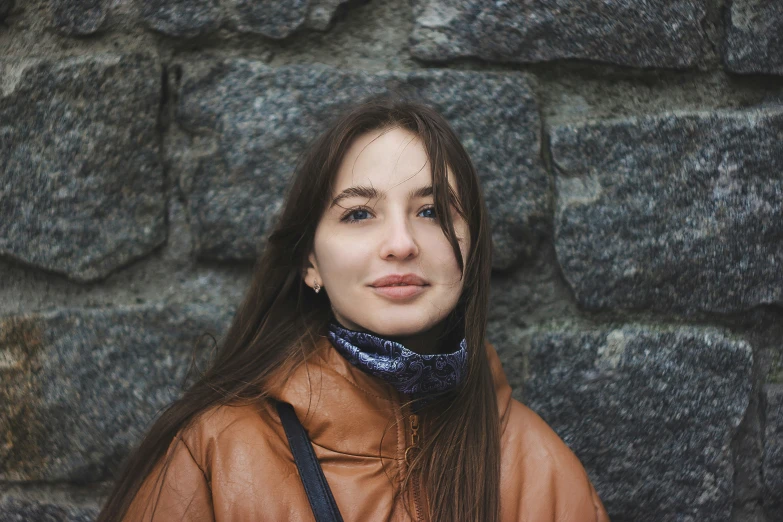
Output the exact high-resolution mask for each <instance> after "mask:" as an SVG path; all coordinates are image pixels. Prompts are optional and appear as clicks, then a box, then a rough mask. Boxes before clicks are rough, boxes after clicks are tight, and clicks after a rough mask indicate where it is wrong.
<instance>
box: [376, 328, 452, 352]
mask: <svg viewBox="0 0 783 522" xmlns="http://www.w3.org/2000/svg"><path fill="white" fill-rule="evenodd" d="M445 329H446V322H445V321H441V322H439V323H438V324H436V325H435V326H433V327H432V328H430V329H429V330H425V331H423V332H419V333H417V334H413V335H394V336H386V338H387V339H389V340H390V341H395V342H398V343H400V344H401V345H403V346H404V347H405V348H407V349H409V350H410V351H412V352H416V353H419V354H422V355H433V354H436V353H441V352H442V351H443V350H442V348H443V347H444V341H445V339H444V338H443V334H444V332H445Z"/></svg>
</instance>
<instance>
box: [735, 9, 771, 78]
mask: <svg viewBox="0 0 783 522" xmlns="http://www.w3.org/2000/svg"><path fill="white" fill-rule="evenodd" d="M726 12H727V17H726V18H727V20H726V41H725V45H724V61H725V63H726V67H727V68H728V69H729V70H730V71H732V72H737V73H772V74H783V4H782V3H780V2H774V1H772V2H771V1H769V0H733V1H730V7H729V8H728V9H727V10H726Z"/></svg>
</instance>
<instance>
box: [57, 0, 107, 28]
mask: <svg viewBox="0 0 783 522" xmlns="http://www.w3.org/2000/svg"><path fill="white" fill-rule="evenodd" d="M49 1H50V5H51V13H52V21H53V23H54V26H55V27H56V28H57V30H58V31H60V32H62V33H64V34H67V35H69V36H79V35H88V34H93V33H95V32H97V31H99V30H100V29H101V26H102V25H103V23H104V22H105V21H106V15H107V6H106V1H107V0H49Z"/></svg>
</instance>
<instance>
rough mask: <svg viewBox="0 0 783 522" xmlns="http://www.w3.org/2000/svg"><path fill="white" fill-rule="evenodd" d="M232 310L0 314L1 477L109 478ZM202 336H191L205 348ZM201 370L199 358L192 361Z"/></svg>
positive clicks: (175, 392) (207, 349)
mask: <svg viewBox="0 0 783 522" xmlns="http://www.w3.org/2000/svg"><path fill="white" fill-rule="evenodd" d="M232 313H233V311H231V310H225V309H220V308H217V307H213V306H209V305H189V306H180V307H164V306H162V305H156V306H149V307H139V308H119V309H115V310H106V311H104V310H64V311H57V312H48V313H44V314H31V315H25V316H10V317H5V318H3V319H1V320H0V440H3V441H4V444H3V445H0V481H46V482H58V481H74V482H80V483H84V482H97V481H101V480H108V479H110V478H111V477H112V476H113V475H114V473H116V471H117V466H118V465H119V463H120V462H121V461H122V459H123V458H124V457H125V455H126V454H127V452H128V450H129V449H130V448H131V447H132V446H133V445H135V444H136V443H137V442H138V440H139V439H140V438H141V435H142V433H143V432H144V431H145V430H146V429H147V427H148V423H149V422H150V421H151V420H152V419H153V418H154V417H155V415H157V414H158V412H159V410H160V409H161V408H163V407H165V406H167V405H168V404H169V403H170V402H171V401H172V400H174V399H175V398H176V397H177V396H178V395H179V393H180V391H181V388H180V385H181V384H182V382H183V379H184V377H185V374H186V371H187V368H188V365H189V364H190V362H191V357H192V355H193V353H194V348H195V347H196V342H197V340H198V338H199V336H200V335H202V334H203V333H205V332H210V333H212V334H213V335H215V337H217V338H219V336H220V335H222V333H223V331H224V330H225V328H226V327H227V324H228V320H229V319H230V315H231V314H232ZM211 347H212V345H211V343H210V341H209V340H208V339H204V340H202V341H201V342H200V344H199V350H200V351H199V352H198V356H199V357H202V356H206V355H208V354H209V352H210V350H211ZM198 364H199V366H198V367H199V368H200V369H202V370H203V369H204V365H205V361H204V360H203V359H201V360H199V363H198Z"/></svg>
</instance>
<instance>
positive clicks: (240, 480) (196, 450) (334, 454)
mask: <svg viewBox="0 0 783 522" xmlns="http://www.w3.org/2000/svg"><path fill="white" fill-rule="evenodd" d="M487 350H488V354H489V356H490V362H491V365H492V372H493V375H494V377H495V382H496V389H497V397H498V407H499V411H500V414H501V423H502V431H501V433H502V435H501V481H500V484H501V492H500V498H501V502H500V504H501V505H500V507H501V520H503V521H504V522H511V521H514V522H520V521H526V522H548V521H553V522H554V521H557V522H607V521H608V520H609V519H608V517H607V515H606V511H605V510H604V507H603V505H602V504H601V501H600V500H599V499H598V496H597V495H596V492H595V490H594V489H593V486H592V484H591V483H590V481H589V479H588V477H587V475H586V474H585V471H584V468H583V467H582V465H581V463H580V462H579V460H578V459H577V458H576V456H575V455H574V454H573V453H572V452H571V450H569V449H568V447H567V446H566V445H565V444H564V443H563V442H562V441H561V440H560V438H559V437H558V436H557V435H556V434H555V433H554V432H553V431H552V430H551V429H550V428H549V426H547V424H546V423H545V422H544V421H543V420H541V418H540V417H539V416H538V415H536V414H535V413H534V412H533V411H531V410H530V409H529V408H527V407H526V406H524V405H522V404H521V403H519V402H518V401H516V400H514V399H512V398H511V388H510V387H509V385H508V382H507V380H506V377H505V375H504V373H503V370H502V368H501V365H500V360H499V359H498V357H497V354H496V353H495V350H494V348H493V347H492V346H491V345H490V344H489V343H487ZM276 395H278V398H279V399H281V400H283V401H286V402H289V403H291V404H292V405H293V406H294V408H295V410H296V413H297V415H298V417H299V419H300V420H301V421H302V424H303V425H304V427H305V429H306V430H307V432H308V434H309V436H310V439H311V440H312V442H313V446H314V448H315V453H316V455H317V456H318V459H319V461H320V463H321V466H322V467H323V471H324V474H325V475H326V478H327V481H328V482H329V486H330V487H331V489H332V492H333V494H334V497H335V500H336V501H337V505H338V507H339V509H340V512H341V513H342V516H343V519H344V520H345V521H346V522H352V521H376V520H378V521H381V520H384V521H410V520H412V516H413V518H415V517H417V516H419V515H418V512H419V511H420V510H417V507H419V506H417V505H416V502H417V498H420V495H410V494H406V495H398V494H397V493H398V490H399V478H398V477H401V476H403V472H404V468H405V466H406V463H405V458H404V453H405V450H406V448H407V447H408V446H409V445H410V444H411V423H410V412H409V411H406V410H405V409H403V408H401V405H400V396H399V394H398V393H397V391H396V390H394V389H393V388H392V387H391V386H390V385H389V384H387V383H385V382H383V381H381V380H380V379H377V378H375V377H372V376H369V375H367V374H365V373H363V372H362V371H361V370H359V369H357V368H355V367H353V366H352V365H351V364H350V363H349V362H348V361H347V360H346V359H345V358H343V357H342V356H341V355H340V354H339V353H338V352H337V351H336V350H335V349H334V348H333V347H332V345H331V343H330V342H329V340H328V339H327V338H322V339H320V340H319V346H318V347H317V351H316V352H315V355H314V356H313V357H312V358H311V359H310V360H309V362H308V363H307V364H306V365H302V366H300V367H299V368H298V369H297V370H296V371H295V372H294V374H293V377H292V378H290V379H289V380H287V381H286V383H285V385H284V386H283V387H282V389H281V391H279V392H278V393H276ZM421 436H424V437H426V434H424V433H422V434H421ZM183 443H184V444H183ZM169 452H170V453H173V460H172V463H171V465H170V467H169V470H168V473H167V474H166V476H165V480H164V481H163V485H162V490H161V491H160V493H161V495H160V499H159V501H158V505H157V509H156V511H155V515H154V518H151V517H150V511H151V504H152V502H151V501H150V495H151V494H152V497H153V499H154V497H155V496H157V493H158V491H159V488H161V486H160V485H158V486H155V485H154V484H153V480H152V479H153V478H154V477H155V475H156V474H157V470H158V467H159V466H160V465H161V464H160V463H159V464H158V467H156V468H155V470H153V473H152V474H151V475H150V476H149V477H148V478H147V480H146V481H145V482H144V484H143V485H142V487H141V489H140V490H139V492H138V494H137V495H136V497H135V498H134V500H133V503H132V505H131V507H130V509H129V511H128V513H127V515H126V517H125V518H124V520H125V521H134V522H135V521H145V522H146V521H150V520H154V521H159V522H169V521H180V520H187V521H216V522H221V521H225V522H228V521H231V522H245V521H246V522H264V521H270V522H271V521H275V522H279V521H287V520H290V521H308V522H310V521H313V520H314V517H313V514H312V511H311V509H310V505H309V503H308V501H307V497H306V495H305V492H304V488H303V486H302V483H301V480H300V478H299V475H298V473H297V469H296V466H295V464H294V461H293V456H292V455H291V451H290V450H289V447H288V442H287V439H286V436H285V432H284V431H283V428H282V425H281V424H280V420H279V418H278V416H277V413H276V411H275V410H274V409H273V408H272V406H271V405H267V406H264V407H260V408H258V407H252V406H218V407H214V408H212V409H211V410H209V411H207V412H206V413H205V414H203V415H201V416H200V417H199V418H198V421H197V422H195V423H194V424H193V425H192V426H191V427H189V428H188V429H186V430H184V431H183V432H182V433H181V435H180V436H179V437H177V439H175V441H174V442H173V443H172V445H171V446H170V447H169ZM419 502H420V500H419Z"/></svg>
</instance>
